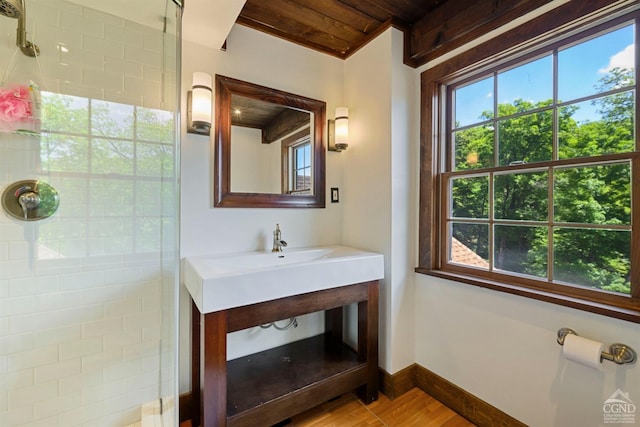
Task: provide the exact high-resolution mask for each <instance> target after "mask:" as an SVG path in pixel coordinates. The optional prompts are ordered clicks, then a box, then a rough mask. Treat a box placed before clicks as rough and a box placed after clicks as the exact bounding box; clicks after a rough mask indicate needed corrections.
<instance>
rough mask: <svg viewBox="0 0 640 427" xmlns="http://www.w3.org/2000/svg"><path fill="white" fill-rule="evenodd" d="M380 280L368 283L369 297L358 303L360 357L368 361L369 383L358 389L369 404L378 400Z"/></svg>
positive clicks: (364, 400)
mask: <svg viewBox="0 0 640 427" xmlns="http://www.w3.org/2000/svg"><path fill="white" fill-rule="evenodd" d="M378 294H379V291H378V282H377V281H376V282H369V283H368V298H367V300H366V301H360V302H359V303H358V357H359V358H360V360H362V361H366V362H367V384H366V385H365V386H363V387H360V388H359V389H358V396H359V397H360V399H361V400H362V401H363V402H364V403H366V404H368V403H371V402H373V401H375V400H378Z"/></svg>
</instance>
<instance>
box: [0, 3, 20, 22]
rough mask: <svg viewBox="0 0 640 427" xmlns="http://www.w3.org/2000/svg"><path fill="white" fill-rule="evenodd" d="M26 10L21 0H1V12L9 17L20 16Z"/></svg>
mask: <svg viewBox="0 0 640 427" xmlns="http://www.w3.org/2000/svg"><path fill="white" fill-rule="evenodd" d="M23 12H24V5H23V3H22V1H21V0H0V14H2V15H4V16H6V17H8V18H20V17H21V16H22V13H23Z"/></svg>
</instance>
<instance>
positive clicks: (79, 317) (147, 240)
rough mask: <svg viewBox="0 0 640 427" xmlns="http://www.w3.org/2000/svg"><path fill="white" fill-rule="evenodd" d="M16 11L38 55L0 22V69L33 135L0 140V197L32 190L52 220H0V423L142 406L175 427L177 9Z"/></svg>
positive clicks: (61, 419)
mask: <svg viewBox="0 0 640 427" xmlns="http://www.w3.org/2000/svg"><path fill="white" fill-rule="evenodd" d="M27 2H28V7H29V15H28V18H27V22H26V28H27V34H28V37H29V39H30V40H32V41H33V42H34V43H35V44H36V45H38V46H39V48H40V54H39V55H37V57H27V56H25V55H23V54H22V52H20V51H16V47H15V44H14V42H15V40H14V39H15V34H16V33H15V28H16V21H15V20H13V19H10V18H5V17H0V37H5V42H3V43H0V70H2V71H3V72H4V73H5V74H7V75H18V76H22V77H21V78H23V79H24V82H22V83H24V86H25V87H27V88H29V90H31V91H32V92H31V94H30V96H34V91H37V92H35V95H37V99H38V100H39V101H38V102H39V104H38V105H35V104H33V106H34V110H33V111H36V110H35V107H37V116H35V115H34V117H35V119H36V120H37V123H36V126H34V127H32V128H30V129H28V130H29V132H24V131H20V130H21V129H22V127H21V128H20V129H14V128H5V130H4V131H0V192H4V191H5V190H6V189H7V188H10V186H11V184H12V183H15V182H19V181H22V180H34V181H38V182H43V183H46V184H47V185H49V186H50V187H51V188H53V189H55V191H56V192H57V194H58V195H59V207H58V209H57V211H56V212H55V213H54V214H53V215H52V216H51V217H49V218H45V219H41V220H29V221H24V220H21V219H18V218H16V217H13V216H11V215H9V214H8V213H7V212H6V211H5V210H4V209H3V210H2V211H1V212H0V425H2V426H5V425H6V426H14V425H15V426H18V425H20V426H22V425H25V426H36V425H38V426H41V425H46V426H76V425H78V426H126V425H130V424H134V423H136V422H138V421H140V420H141V417H142V413H143V410H142V408H143V407H145V408H157V410H158V412H159V411H160V408H162V409H163V411H164V417H162V416H160V418H159V419H162V420H163V422H164V425H174V423H175V422H176V420H177V407H176V406H177V400H175V399H176V396H177V369H176V363H177V361H176V359H177V356H176V354H177V342H176V328H177V320H176V319H177V315H176V310H177V309H176V300H177V296H176V295H177V285H176V283H177V275H178V260H177V256H178V255H177V254H178V251H177V247H178V237H177V236H178V231H177V227H178V224H179V220H178V184H177V182H178V169H177V164H178V162H177V157H178V151H179V149H178V147H179V145H178V137H177V134H178V132H177V130H176V129H177V127H178V120H177V117H178V113H177V108H178V105H179V103H178V95H177V93H178V91H177V89H176V88H177V87H178V84H177V81H178V77H179V76H178V74H179V48H178V46H179V43H178V42H179V23H180V11H179V10H178V9H177V7H176V6H175V5H174V3H172V2H169V1H162V0H157V1H156V0H154V1H151V2H145V7H146V8H147V9H153V10H146V11H144V12H145V13H146V14H141V13H139V12H141V11H140V10H137V11H136V10H134V9H135V8H136V4H137V2H130V4H129V6H127V7H128V10H122V11H119V10H106V9H101V8H106V7H112V5H113V4H112V3H111V2H91V1H80V0H78V1H73V2H71V1H69V2H67V1H61V0H27ZM104 3H108V4H104ZM150 4H153V6H152V7H149V5H150ZM134 12H135V13H134ZM145 16H149V18H148V19H146V18H144V17H145ZM141 17H142V18H141ZM159 17H163V18H159ZM5 81H6V80H5ZM32 82H33V83H35V84H36V86H37V88H35V89H34V88H33V86H32V85H31V83H32ZM6 87H10V86H9V85H8V83H7V85H6ZM13 107H14V106H12V105H9V104H6V103H5V104H2V103H1V102H0V120H1V118H2V117H3V115H2V114H3V113H7V112H9V110H8V108H13ZM3 108H4V110H3ZM12 111H13V110H12ZM23 113H24V111H23ZM25 114H26V113H25ZM4 117H6V114H5V116H4ZM29 219H32V218H29Z"/></svg>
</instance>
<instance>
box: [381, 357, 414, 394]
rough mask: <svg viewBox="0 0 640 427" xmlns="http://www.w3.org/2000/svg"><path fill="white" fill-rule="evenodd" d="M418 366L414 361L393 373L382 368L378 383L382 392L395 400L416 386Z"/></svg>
mask: <svg viewBox="0 0 640 427" xmlns="http://www.w3.org/2000/svg"><path fill="white" fill-rule="evenodd" d="M417 366H418V365H416V364H415V363H414V364H413V365H411V366H409V367H406V368H404V369H402V370H400V371H398V372H396V373H395V374H393V375H391V374H390V373H388V372H387V371H385V370H384V369H382V368H380V369H379V375H378V378H379V381H378V385H379V387H380V391H381V392H382V394H384V395H385V396H387V397H388V398H389V399H391V400H393V399H395V398H396V397H398V396H402V395H403V394H405V393H406V392H408V391H409V390H411V389H412V388H414V387H415V386H416V368H417Z"/></svg>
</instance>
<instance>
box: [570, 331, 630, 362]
mask: <svg viewBox="0 0 640 427" xmlns="http://www.w3.org/2000/svg"><path fill="white" fill-rule="evenodd" d="M569 334H573V335H578V334H577V333H576V331H574V330H573V329H571V328H560V329H558V340H557V341H558V344H560V345H564V339H565V338H566V336H567V335H569ZM602 359H606V360H610V361H612V362H615V363H617V364H618V365H624V364H625V363H635V361H636V359H637V355H636V352H635V350H634V349H632V348H631V347H629V346H628V345H626V344H620V343H615V344H611V345H610V346H609V351H608V352H607V351H603V352H602V355H601V356H600V360H602Z"/></svg>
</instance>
